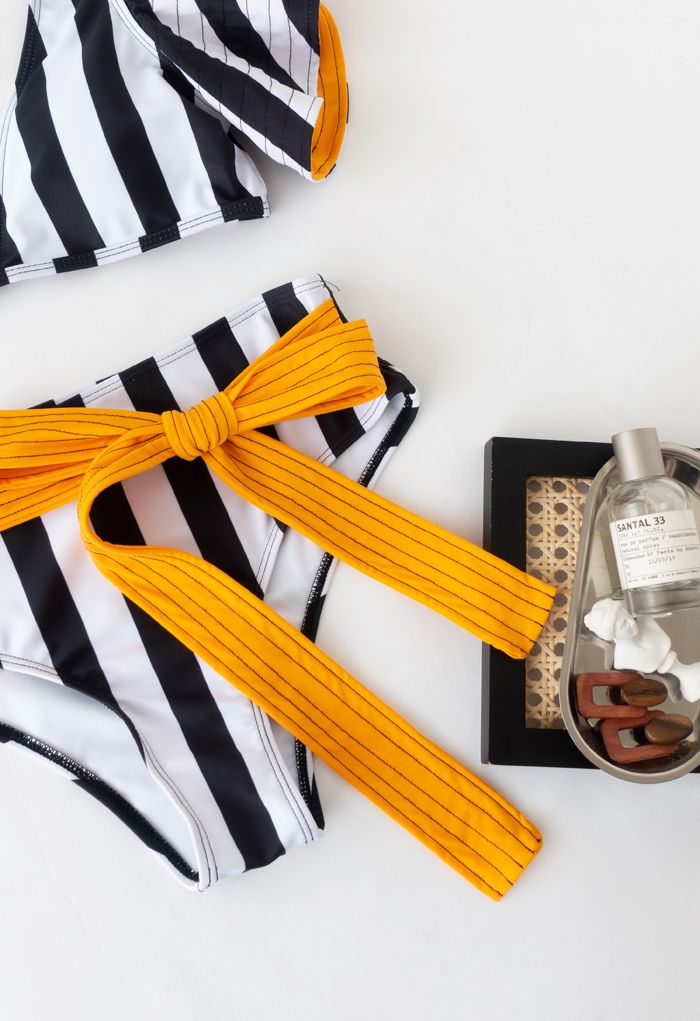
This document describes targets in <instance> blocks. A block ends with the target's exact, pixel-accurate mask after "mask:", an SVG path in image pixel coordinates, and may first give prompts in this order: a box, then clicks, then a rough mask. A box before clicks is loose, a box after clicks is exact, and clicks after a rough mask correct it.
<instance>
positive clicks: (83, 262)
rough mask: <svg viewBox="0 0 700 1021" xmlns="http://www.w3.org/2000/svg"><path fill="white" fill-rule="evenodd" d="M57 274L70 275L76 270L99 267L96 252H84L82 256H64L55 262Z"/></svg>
mask: <svg viewBox="0 0 700 1021" xmlns="http://www.w3.org/2000/svg"><path fill="white" fill-rule="evenodd" d="M53 265H54V269H55V270H56V272H57V273H70V272H71V270H74V269H91V268H93V267H94V266H96V265H97V256H96V255H95V253H94V252H83V253H82V255H63V256H61V257H60V258H58V259H54V260H53Z"/></svg>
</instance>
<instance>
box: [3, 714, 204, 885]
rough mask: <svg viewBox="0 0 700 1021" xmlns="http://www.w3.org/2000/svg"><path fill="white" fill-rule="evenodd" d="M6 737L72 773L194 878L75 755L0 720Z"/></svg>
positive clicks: (152, 829) (173, 852) (170, 848)
mask: <svg viewBox="0 0 700 1021" xmlns="http://www.w3.org/2000/svg"><path fill="white" fill-rule="evenodd" d="M9 741H13V742H14V743H15V744H19V745H22V746H23V747H24V748H28V749H29V750H30V751H32V752H35V753H36V754H37V755H41V756H42V757H43V758H45V759H48V760H49V762H54V763H56V764H57V765H59V766H61V767H62V768H63V769H65V770H67V771H68V772H69V773H72V774H73V776H74V777H75V778H76V782H77V783H78V786H79V787H81V788H82V789H83V790H86V791H88V792H89V793H90V794H92V795H93V797H95V798H97V800H98V801H99V802H100V803H101V804H103V805H104V806H105V807H106V808H109V809H110V811H112V812H113V813H114V814H115V815H116V816H117V817H118V818H119V819H121V821H122V822H123V823H125V825H126V826H128V827H129V829H130V830H131V831H132V832H133V833H135V834H136V836H137V837H139V838H140V839H141V840H142V841H143V843H144V844H146V846H147V847H150V848H151V849H152V850H154V851H157V852H158V853H159V854H162V855H163V857H164V858H167V860H168V861H169V862H170V864H171V865H172V866H173V867H174V868H176V869H177V871H178V872H180V873H181V874H182V875H183V876H185V877H186V878H187V879H191V880H192V881H193V882H198V880H199V873H198V872H195V870H194V869H192V868H191V867H190V866H189V865H188V864H187V862H186V861H185V859H184V858H183V857H182V855H181V854H179V853H178V852H177V851H176V850H175V848H174V847H173V846H172V844H170V843H169V842H168V841H167V840H166V839H165V837H164V836H163V835H162V834H161V833H159V832H158V830H157V829H156V828H155V826H153V824H152V823H150V822H149V821H148V819H146V818H145V816H143V815H142V814H141V813H140V812H139V811H138V809H136V808H134V806H133V805H132V804H130V802H128V801H127V800H126V798H125V797H124V796H123V795H122V794H120V793H119V792H118V791H115V789H114V788H113V787H110V785H109V784H107V783H105V781H104V780H102V779H101V778H100V777H99V776H97V774H96V773H93V772H92V771H91V770H89V769H87V768H86V767H85V766H81V765H80V763H79V762H76V761H75V759H71V758H70V756H68V755H64V753H63V752H60V751H58V749H56V748H53V747H52V746H51V745H48V744H46V743H45V742H44V741H40V740H39V739H38V738H36V737H32V736H31V735H30V734H25V733H24V732H23V731H21V730H17V728H16V727H11V726H9V725H8V724H7V723H0V744H7V743H8V742H9Z"/></svg>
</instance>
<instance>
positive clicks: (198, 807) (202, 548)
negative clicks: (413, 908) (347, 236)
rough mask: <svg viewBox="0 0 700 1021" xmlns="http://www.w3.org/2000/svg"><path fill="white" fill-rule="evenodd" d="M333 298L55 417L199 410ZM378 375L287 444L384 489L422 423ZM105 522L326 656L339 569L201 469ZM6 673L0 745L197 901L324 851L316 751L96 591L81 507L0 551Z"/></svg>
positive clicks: (397, 383)
mask: <svg viewBox="0 0 700 1021" xmlns="http://www.w3.org/2000/svg"><path fill="white" fill-rule="evenodd" d="M329 293H330V292H329V290H328V288H327V287H326V285H325V283H324V282H323V280H322V279H321V278H320V277H313V278H310V279H307V280H298V281H295V282H294V283H292V284H287V285H284V286H282V287H278V288H275V289H274V290H271V291H268V292H266V293H265V294H263V295H262V296H260V297H259V298H257V299H255V300H254V301H252V302H250V303H248V304H247V305H245V306H244V307H243V308H241V309H239V310H238V311H237V312H236V313H234V314H233V315H231V316H228V317H227V318H222V319H220V320H218V321H217V322H215V323H213V324H211V325H210V326H208V327H207V328H206V329H204V330H200V331H199V332H197V333H195V334H193V335H192V336H191V337H190V338H188V339H187V340H186V341H185V342H184V343H182V344H180V345H178V346H177V347H175V348H172V349H171V350H170V351H168V352H166V353H165V354H162V355H160V356H158V357H155V358H148V359H146V360H145V361H143V362H141V363H140V364H138V365H135V366H132V368H130V369H128V370H127V371H125V372H121V373H119V374H118V375H113V376H110V377H108V378H106V379H104V380H102V381H101V382H99V383H97V384H95V385H94V386H92V387H89V388H88V389H86V390H82V391H80V393H78V394H74V395H72V396H70V397H69V398H67V399H64V400H62V401H59V402H58V403H59V404H60V405H63V406H78V405H85V406H93V407H109V408H128V409H132V408H135V409H138V410H148V411H163V410H166V409H174V408H180V409H182V408H188V407H190V406H191V405H193V404H195V403H196V402H197V401H199V400H202V399H203V398H205V397H208V396H210V395H211V394H213V393H215V392H216V391H218V390H219V389H221V388H222V387H224V386H225V385H226V384H228V383H229V382H230V381H231V380H232V379H233V378H234V377H235V376H236V375H237V374H238V373H239V372H240V371H241V370H242V369H243V368H244V367H245V366H246V365H247V364H248V363H249V362H250V361H251V360H252V359H254V358H255V357H257V356H258V355H259V354H260V353H261V352H262V351H264V350H265V349H266V348H267V347H268V346H269V345H270V344H272V343H274V342H275V341H276V340H277V339H278V337H279V336H280V335H281V334H282V333H283V332H285V331H286V330H288V329H289V328H290V327H291V326H293V325H294V324H295V323H297V322H298V321H299V320H300V319H302V318H303V317H304V316H305V315H306V314H307V313H308V312H309V311H312V310H313V309H314V308H316V307H317V306H318V305H319V304H321V303H322V302H323V301H325V300H327V298H328V297H329ZM382 369H383V372H384V373H385V377H386V381H387V392H386V395H383V396H381V397H379V398H377V399H376V400H374V401H372V402H370V403H368V404H366V405H363V406H361V407H358V408H355V409H350V410H346V411H341V412H336V413H333V414H330V415H324V416H320V417H318V418H308V419H300V420H298V421H294V422H289V423H281V424H280V425H278V426H277V427H276V431H277V433H278V435H279V437H280V438H281V439H282V440H283V441H284V442H285V443H288V444H290V445H291V446H293V447H296V448H297V449H299V450H303V451H304V452H305V453H307V454H309V455H311V456H313V457H315V458H317V459H318V460H319V461H321V462H323V463H325V464H331V463H333V462H335V465H336V467H338V469H339V470H341V471H343V472H344V473H346V474H348V475H349V476H351V477H353V478H356V479H361V480H362V482H363V483H365V484H367V485H370V484H372V483H373V482H374V480H375V479H376V477H377V475H378V473H379V470H380V469H381V467H382V466H383V465H384V464H385V462H386V459H387V457H388V456H389V455H390V454H391V452H392V450H393V449H394V447H395V446H396V444H397V443H398V442H399V441H400V439H401V438H402V436H403V435H404V433H405V431H406V429H407V428H408V426H409V425H410V424H411V422H412V421H413V418H414V416H415V413H416V408H417V395H416V392H415V389H414V387H413V386H412V385H411V384H410V383H409V382H408V380H407V379H406V378H405V377H404V376H403V375H402V374H401V373H400V372H398V371H397V370H395V369H394V368H392V367H391V366H390V365H388V364H386V363H382ZM47 404H48V405H53V404H54V402H53V401H51V402H47ZM93 515H94V519H95V524H96V527H97V530H98V532H99V533H100V534H101V535H102V536H104V537H105V538H107V539H108V540H111V541H114V542H127V543H142V542H147V543H149V544H154V545H166V546H173V547H176V548H178V549H183V550H187V551H189V552H191V553H193V554H196V555H201V556H204V557H205V558H206V559H208V560H210V561H211V562H212V563H214V564H216V565H217V566H219V567H220V568H222V569H224V570H226V571H228V572H229V573H230V574H232V575H233V576H234V577H235V578H236V579H237V580H238V581H240V582H242V583H243V584H244V585H246V586H247V587H248V588H249V589H250V590H251V591H252V592H255V593H256V594H257V595H259V596H261V597H262V598H264V599H265V600H266V602H268V603H269V604H270V605H271V606H273V607H274V608H275V609H276V610H277V611H278V612H279V613H281V614H282V615H283V616H284V617H286V618H287V620H289V621H290V622H292V623H293V624H294V625H295V626H297V627H299V628H301V629H302V630H303V631H304V633H306V634H308V635H309V636H310V637H311V638H314V637H315V633H316V627H317V625H318V620H319V616H320V612H321V608H322V605H323V599H324V596H325V593H326V591H327V586H328V582H329V579H330V576H331V571H332V566H333V562H332V559H331V558H330V557H328V556H327V555H325V554H324V553H323V552H322V551H321V550H320V549H319V548H318V547H316V546H315V545H314V544H312V543H310V542H309V541H308V540H306V539H304V538H302V537H301V536H299V535H298V534H296V533H293V532H292V531H291V530H290V529H285V528H283V527H282V526H280V524H279V523H278V522H276V521H275V520H274V519H272V518H270V517H269V516H268V515H266V514H265V513H263V512H262V511H261V510H258V509H257V508H255V507H253V506H252V505H250V504H248V503H246V502H244V501H243V500H242V499H241V498H240V497H238V496H237V495H236V494H235V493H234V492H233V491H232V490H230V489H228V488H227V487H226V486H225V485H224V484H223V483H222V482H221V481H220V480H219V479H218V478H217V477H216V476H214V475H212V474H211V473H210V472H209V470H208V468H207V467H206V466H205V465H204V463H203V462H202V461H192V462H185V461H178V460H177V459H171V460H170V461H167V462H166V463H165V464H164V465H163V466H162V467H160V468H157V469H156V470H154V471H151V472H148V473H146V474H144V475H140V476H137V477H136V478H133V479H130V480H128V481H127V482H125V483H124V484H123V485H119V486H115V487H113V488H112V489H111V490H108V491H107V492H106V493H105V494H103V495H102V496H101V497H100V498H99V500H98V501H97V503H96V504H95V507H94V512H93ZM0 664H1V665H2V667H3V668H4V673H1V674H0V742H3V743H5V744H6V745H7V746H12V747H14V746H17V747H19V748H21V749H24V750H29V751H32V752H34V753H35V754H37V753H38V754H39V755H41V756H43V757H44V758H46V759H47V760H48V761H50V762H52V763H53V764H54V765H55V766H57V767H59V768H60V769H62V770H63V772H64V773H65V774H66V775H67V776H69V777H70V778H71V779H72V780H73V782H75V783H78V784H79V785H80V786H82V787H84V788H85V789H86V790H88V791H90V792H91V793H92V794H94V795H95V796H96V797H97V798H99V800H100V801H102V802H103V804H105V805H106V806H107V807H109V808H110V809H111V810H112V811H113V812H115V813H116V814H117V815H118V816H119V817H120V818H121V819H123V820H124V821H125V822H126V823H127V825H129V826H130V827H131V828H132V829H133V830H134V831H135V832H136V833H138V835H139V836H140V837H141V838H142V840H143V841H144V842H145V843H146V845H147V846H148V847H149V848H151V849H152V850H153V851H155V852H156V853H158V854H159V855H160V856H161V858H162V859H163V861H165V862H166V863H167V864H168V865H169V866H170V867H171V868H172V869H173V870H174V871H175V873H176V874H177V875H178V876H179V877H180V878H181V879H182V880H183V881H184V882H186V883H188V884H190V885H191V886H194V887H198V888H199V889H205V888H207V887H208V886H209V885H211V883H213V882H214V881H216V880H217V879H219V878H222V877H223V876H229V875H233V874H237V873H240V872H243V871H245V870H247V869H251V868H256V867H260V866H264V865H266V864H268V863H269V862H271V861H273V860H274V859H275V858H277V857H279V856H280V855H281V854H284V853H285V852H286V851H287V850H289V849H291V848H293V847H296V846H299V845H302V844H308V843H311V842H312V841H314V840H315V839H316V838H317V837H318V835H319V832H320V829H321V828H322V825H323V817H322V814H321V811H320V805H319V803H318V797H317V793H316V790H315V786H314V781H313V766H312V762H311V756H310V755H309V754H307V751H306V749H305V748H303V747H302V746H301V745H300V744H299V743H298V742H296V741H295V739H294V738H293V737H292V736H291V735H289V734H288V733H287V732H285V731H283V730H282V728H280V727H279V726H278V725H277V724H274V723H272V722H271V721H270V720H269V719H268V718H267V716H266V715H265V714H264V713H263V712H261V711H260V710H259V709H258V708H257V707H255V706H254V705H253V704H252V703H251V702H250V701H248V700H247V699H246V698H244V697H243V696H242V695H241V694H240V693H239V692H238V691H236V689H234V688H233V687H232V686H231V685H230V684H229V683H228V682H226V681H225V680H223V679H222V678H221V677H220V676H219V675H218V674H216V673H215V672H214V671H213V670H212V668H211V667H209V666H208V665H207V664H206V663H204V662H203V661H202V660H200V659H198V658H197V657H196V656H194V655H193V654H192V653H191V652H189V650H187V649H186V648H185V647H184V646H182V645H181V644H180V643H179V642H178V641H177V640H176V639H175V638H173V637H172V636H171V635H170V634H169V632H167V631H165V630H164V629H163V628H161V627H160V625H158V624H157V623H156V622H155V621H154V620H152V618H150V617H148V616H147V615H146V614H144V613H143V612H142V611H141V610H139V608H138V607H136V606H134V605H133V604H132V603H130V602H128V601H127V600H125V599H124V598H123V597H122V595H121V594H120V593H119V592H118V591H117V589H116V588H114V587H113V586H112V585H110V584H109V582H108V581H106V580H105V579H104V578H103V577H102V576H101V575H100V574H99V572H98V571H97V569H96V568H95V567H94V565H93V563H92V561H91V560H90V557H89V555H88V554H87V552H86V550H85V549H84V547H83V545H82V543H81V539H80V535H79V532H78V527H77V520H76V512H75V505H74V504H70V505H67V506H64V507H60V508H58V509H56V510H53V511H51V512H49V513H47V514H44V515H43V516H42V517H40V518H36V519H34V520H32V521H29V522H26V523H25V524H22V525H18V526H16V527H14V528H10V529H7V530H6V531H4V532H3V533H1V538H0Z"/></svg>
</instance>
